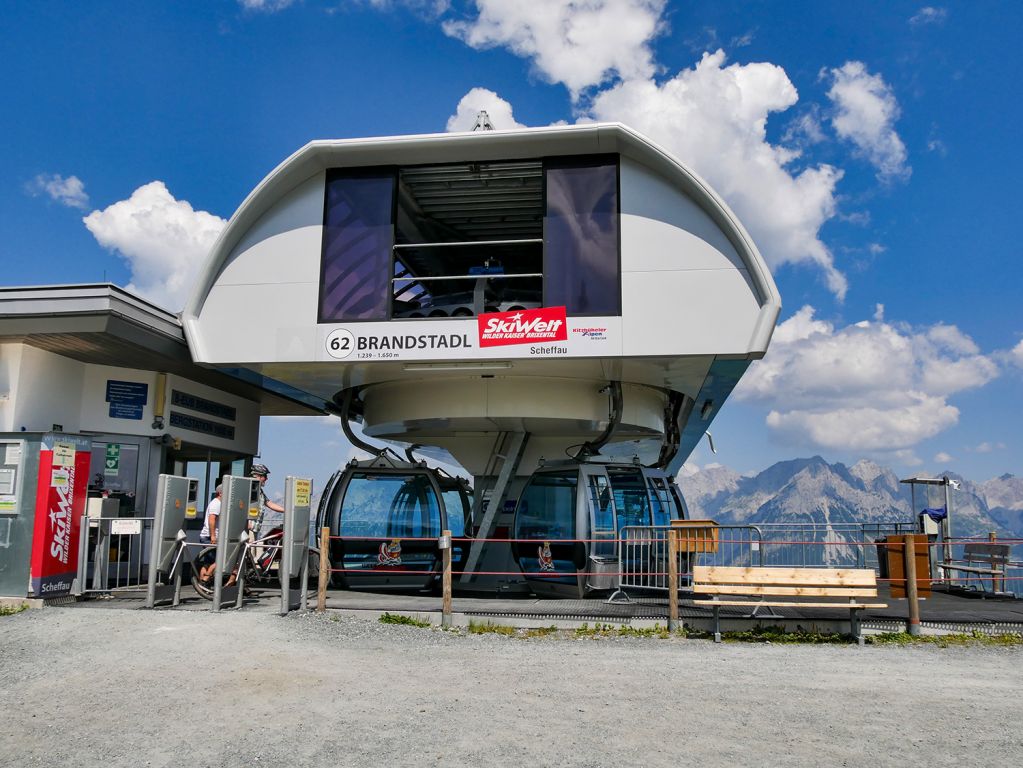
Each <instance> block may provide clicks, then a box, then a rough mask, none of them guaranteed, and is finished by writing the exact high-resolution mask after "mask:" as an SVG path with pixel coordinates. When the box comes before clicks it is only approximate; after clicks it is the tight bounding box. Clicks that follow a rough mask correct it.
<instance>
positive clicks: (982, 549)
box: [963, 543, 1009, 566]
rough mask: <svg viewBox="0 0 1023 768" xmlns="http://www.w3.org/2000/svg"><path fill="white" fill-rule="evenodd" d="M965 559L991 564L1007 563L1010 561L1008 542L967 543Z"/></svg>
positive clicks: (964, 551)
mask: <svg viewBox="0 0 1023 768" xmlns="http://www.w3.org/2000/svg"><path fill="white" fill-rule="evenodd" d="M963 560H968V561H970V562H971V563H986V564H988V565H991V566H996V565H1003V566H1004V565H1005V564H1006V563H1007V562H1008V561H1009V545H1008V544H977V543H973V544H967V545H966V547H965V549H964V550H963Z"/></svg>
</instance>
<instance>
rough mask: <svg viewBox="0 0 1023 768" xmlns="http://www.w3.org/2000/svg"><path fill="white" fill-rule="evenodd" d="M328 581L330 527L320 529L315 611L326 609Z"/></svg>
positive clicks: (320, 611) (319, 611) (321, 611)
mask: <svg viewBox="0 0 1023 768" xmlns="http://www.w3.org/2000/svg"><path fill="white" fill-rule="evenodd" d="M329 582H330V528H327V527H326V526H324V527H323V528H321V529H320V583H319V585H318V586H317V589H316V611H317V612H318V613H323V612H324V611H325V610H327V584H328V583H329Z"/></svg>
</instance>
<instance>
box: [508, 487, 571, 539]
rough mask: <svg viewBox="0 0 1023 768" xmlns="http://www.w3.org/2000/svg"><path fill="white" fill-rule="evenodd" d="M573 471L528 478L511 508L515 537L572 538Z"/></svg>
mask: <svg viewBox="0 0 1023 768" xmlns="http://www.w3.org/2000/svg"><path fill="white" fill-rule="evenodd" d="M578 475H579V473H578V472H577V471H575V470H572V471H570V472H565V473H555V472H540V473H537V474H535V475H533V477H532V478H531V479H530V481H529V484H528V485H527V486H526V489H525V490H524V491H523V492H522V496H521V497H519V504H518V507H517V508H516V510H515V538H517V539H573V538H575V490H576V485H577V483H578V481H579V477H578Z"/></svg>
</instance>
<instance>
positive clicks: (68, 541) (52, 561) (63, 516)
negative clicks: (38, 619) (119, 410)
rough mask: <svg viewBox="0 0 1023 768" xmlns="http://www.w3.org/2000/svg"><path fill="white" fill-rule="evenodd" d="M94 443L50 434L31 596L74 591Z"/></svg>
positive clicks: (43, 460) (39, 487) (42, 464)
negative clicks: (79, 539) (80, 532)
mask: <svg viewBox="0 0 1023 768" xmlns="http://www.w3.org/2000/svg"><path fill="white" fill-rule="evenodd" d="M91 449H92V444H91V443H90V442H89V441H88V440H83V439H82V438H76V437H72V436H70V435H46V436H45V437H44V438H43V448H42V450H40V452H39V477H38V482H37V484H36V515H35V532H34V535H33V537H32V593H33V594H34V595H35V597H57V596H60V595H66V594H67V593H69V592H70V591H71V585H72V582H73V581H74V578H75V576H76V575H77V573H78V535H79V528H80V527H81V518H82V515H83V514H84V513H85V499H86V495H87V492H88V490H89V464H90V462H91V460H92V452H91Z"/></svg>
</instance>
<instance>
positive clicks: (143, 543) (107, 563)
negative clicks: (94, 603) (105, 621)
mask: <svg viewBox="0 0 1023 768" xmlns="http://www.w3.org/2000/svg"><path fill="white" fill-rule="evenodd" d="M152 530H153V518H151V517H93V518H90V517H89V516H88V515H83V516H82V527H81V531H82V535H81V536H80V537H79V544H78V546H79V552H78V578H77V580H76V582H75V590H74V594H75V595H76V596H78V597H81V596H84V595H89V594H95V593H111V592H121V591H134V590H138V589H141V588H144V587H145V585H146V580H147V575H146V572H145V567H146V564H147V562H148V552H149V548H148V544H149V541H150V539H151V537H152Z"/></svg>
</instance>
